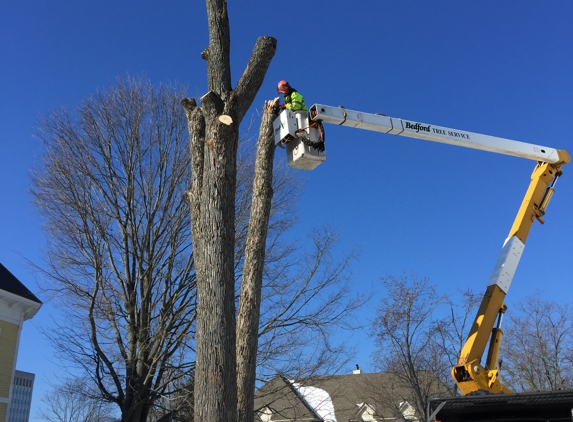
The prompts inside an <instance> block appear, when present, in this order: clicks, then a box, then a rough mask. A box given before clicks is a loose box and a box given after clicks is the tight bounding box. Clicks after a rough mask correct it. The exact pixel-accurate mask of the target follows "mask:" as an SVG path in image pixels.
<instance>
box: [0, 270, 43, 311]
mask: <svg viewBox="0 0 573 422" xmlns="http://www.w3.org/2000/svg"><path fill="white" fill-rule="evenodd" d="M0 289H1V290H4V291H6V292H9V293H12V294H15V295H17V296H20V297H23V298H25V299H29V300H32V301H34V302H37V303H39V304H41V303H42V302H41V301H40V299H38V298H37V297H36V296H35V295H34V293H32V292H31V291H30V290H28V288H27V287H26V286H24V285H23V284H22V282H21V281H20V280H18V279H17V278H16V276H14V274H12V273H11V272H10V271H8V270H7V269H6V267H5V266H4V265H2V264H1V263H0Z"/></svg>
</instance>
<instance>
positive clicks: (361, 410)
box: [255, 369, 444, 422]
mask: <svg viewBox="0 0 573 422" xmlns="http://www.w3.org/2000/svg"><path fill="white" fill-rule="evenodd" d="M403 385H404V384H403V381H402V380H401V379H400V377H398V376H397V375H396V374H395V373H371V374H363V373H362V372H361V371H360V370H358V369H357V370H355V371H354V373H353V374H352V375H338V376H330V377H320V378H309V379H304V380H289V379H287V378H284V377H279V376H277V377H275V378H274V379H272V380H271V381H270V382H269V383H267V384H265V385H264V386H263V387H261V388H260V389H259V390H258V391H257V394H256V397H255V411H256V418H255V420H257V421H259V422H291V421H317V422H380V421H387V422H390V421H393V420H395V421H412V422H415V421H417V420H418V419H417V418H416V415H415V409H414V407H413V406H412V405H411V403H413V402H414V401H413V399H412V397H411V390H409V389H407V388H404V387H403ZM443 391H444V390H442V392H443ZM436 393H437V394H439V393H440V392H439V391H436Z"/></svg>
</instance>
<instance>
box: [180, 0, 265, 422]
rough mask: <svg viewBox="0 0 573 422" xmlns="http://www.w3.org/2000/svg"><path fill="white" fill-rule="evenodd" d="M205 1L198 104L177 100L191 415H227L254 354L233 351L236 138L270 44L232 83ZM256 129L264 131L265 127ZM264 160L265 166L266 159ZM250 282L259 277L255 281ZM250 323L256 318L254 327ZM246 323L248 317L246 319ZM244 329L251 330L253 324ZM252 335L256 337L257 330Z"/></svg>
mask: <svg viewBox="0 0 573 422" xmlns="http://www.w3.org/2000/svg"><path fill="white" fill-rule="evenodd" d="M206 4H207V17H208V25H209V46H208V47H207V48H206V49H205V50H204V51H203V54H202V57H203V58H204V59H205V60H206V61H207V79H208V92H207V94H205V95H204V96H203V97H202V98H201V106H200V107H199V106H197V103H196V101H195V100H193V99H186V100H184V101H183V102H182V104H183V106H184V108H185V111H186V114H187V119H188V125H189V133H190V138H191V158H192V161H191V163H192V171H193V179H192V184H191V190H190V194H189V201H190V204H191V221H192V231H193V247H194V254H195V266H196V273H197V292H198V308H197V339H196V359H197V360H196V365H197V370H196V374H195V418H196V419H197V420H213V421H215V420H216V421H233V422H234V421H235V420H236V419H237V388H238V387H237V369H236V368H237V366H236V365H237V363H239V364H247V365H248V366H249V367H248V368H245V370H243V369H241V370H240V371H241V372H243V373H245V374H251V373H252V372H253V370H252V369H251V368H252V367H253V365H255V362H256V359H255V358H254V357H251V356H247V357H245V359H243V360H242V361H240V362H237V359H236V331H235V330H236V321H235V277H234V276H235V262H236V261H235V257H234V250H235V204H236V201H235V194H236V183H237V178H236V159H237V142H238V133H239V125H240V123H241V121H242V120H243V118H244V116H245V114H246V113H247V110H248V108H249V107H250V106H251V104H252V102H253V100H254V98H255V95H256V93H257V92H258V90H259V88H260V86H261V84H262V82H263V79H264V76H265V74H266V71H267V68H268V66H269V64H270V61H271V59H272V57H273V55H274V52H275V49H276V40H275V39H274V38H271V37H261V38H259V40H258V41H257V43H256V45H255V47H254V50H253V53H252V55H251V58H250V60H249V63H248V65H247V67H246V69H245V72H244V73H243V75H242V76H241V78H240V79H239V82H238V83H237V85H236V86H235V87H234V88H233V87H232V85H231V66H230V44H231V38H230V27H229V18H228V14H227V3H226V1H225V0H207V2H206ZM269 111H270V110H269ZM270 112H271V113H272V111H270ZM267 124H268V123H267ZM261 132H262V133H264V132H265V130H264V128H262V129H261ZM271 133H272V132H271ZM265 136H270V135H268V134H267V135H265ZM270 157H271V158H272V155H271V156H270ZM268 159H269V156H268V155H267V160H268ZM270 165H271V168H272V162H271V164H270ZM266 183H268V182H266ZM258 194H259V193H257V195H258ZM261 195H272V191H271V190H270V189H266V190H263V191H261ZM260 199H261V200H262V202H266V201H265V199H263V198H260ZM263 208H264V207H263ZM263 220H264V218H263ZM257 227H258V228H255V227H253V228H252V230H253V231H255V230H259V231H260V230H263V231H264V233H263V232H260V233H259V234H256V233H253V238H260V237H261V235H262V237H263V238H264V237H266V227H265V225H264V224H262V225H257ZM249 230H251V228H249ZM248 237H249V235H247V238H248ZM258 244H259V246H258V247H259V248H261V247H262V248H264V244H265V241H263V242H260V241H259V242H258ZM251 256H252V259H254V260H257V259H260V258H261V254H260V253H258V252H256V253H253V254H252V255H251ZM255 266H256V265H255ZM244 267H245V268H252V266H251V264H250V263H248V262H245V263H244ZM261 276H262V274H261ZM254 277H259V276H258V275H254ZM256 283H257V284H259V285H260V283H259V282H258V281H257V282H256ZM255 302H256V300H255ZM251 317H252V315H250V316H249V318H251ZM239 325H240V326H242V325H243V324H239ZM257 325H258V322H257V323H256V324H255V327H256V326H257ZM245 326H246V327H247V326H248V327H250V326H252V324H249V323H246V324H245ZM249 335H254V334H253V333H252V330H251V334H249ZM254 339H255V341H256V335H254ZM249 341H250V340H249ZM250 350H252V348H251V349H250ZM249 353H250V352H249ZM241 362H243V363H241ZM251 378H252V377H251ZM241 385H244V384H243V383H241ZM241 388H243V387H241ZM252 388H254V385H253V386H252ZM250 389H251V388H250V387H249V390H250ZM245 394H249V393H248V392H242V393H241V396H243V395H245ZM241 402H242V403H243V400H242V401H241ZM239 413H240V415H241V418H244V417H246V418H252V416H250V415H249V414H248V408H243V409H242V410H241V411H240V412H239Z"/></svg>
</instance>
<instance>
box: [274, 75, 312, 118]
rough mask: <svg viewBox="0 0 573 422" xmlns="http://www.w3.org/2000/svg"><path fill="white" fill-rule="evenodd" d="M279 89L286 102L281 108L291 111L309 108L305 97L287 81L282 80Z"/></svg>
mask: <svg viewBox="0 0 573 422" xmlns="http://www.w3.org/2000/svg"><path fill="white" fill-rule="evenodd" d="M277 89H278V91H279V92H280V93H281V94H283V95H284V100H285V104H283V105H282V106H281V108H286V109H288V110H290V111H298V110H304V111H306V110H308V108H307V106H306V105H305V104H304V98H303V96H302V95H301V94H300V92H298V91H297V90H296V89H294V88H293V87H292V86H290V85H289V83H288V82H287V81H280V82H279V84H278V87H277Z"/></svg>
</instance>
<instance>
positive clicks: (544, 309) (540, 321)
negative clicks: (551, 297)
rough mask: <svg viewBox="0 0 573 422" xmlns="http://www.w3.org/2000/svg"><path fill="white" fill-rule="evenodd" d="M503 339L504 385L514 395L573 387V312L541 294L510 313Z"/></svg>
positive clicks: (523, 302) (567, 305)
mask: <svg viewBox="0 0 573 422" xmlns="http://www.w3.org/2000/svg"><path fill="white" fill-rule="evenodd" d="M505 326H506V327H507V328H506V330H505V335H504V338H503V346H502V352H503V368H504V376H505V378H504V381H505V383H507V384H508V385H509V386H510V387H511V388H512V389H513V390H514V391H551V390H558V389H562V388H571V387H573V359H572V356H573V310H572V309H571V306H570V305H569V304H564V305H560V304H558V303H556V302H551V301H546V300H543V299H542V298H541V294H540V293H539V292H537V293H535V294H534V295H532V296H530V297H527V298H525V299H524V300H522V301H521V302H519V303H518V304H517V306H515V307H514V308H512V309H511V312H508V316H507V319H506V322H505Z"/></svg>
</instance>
